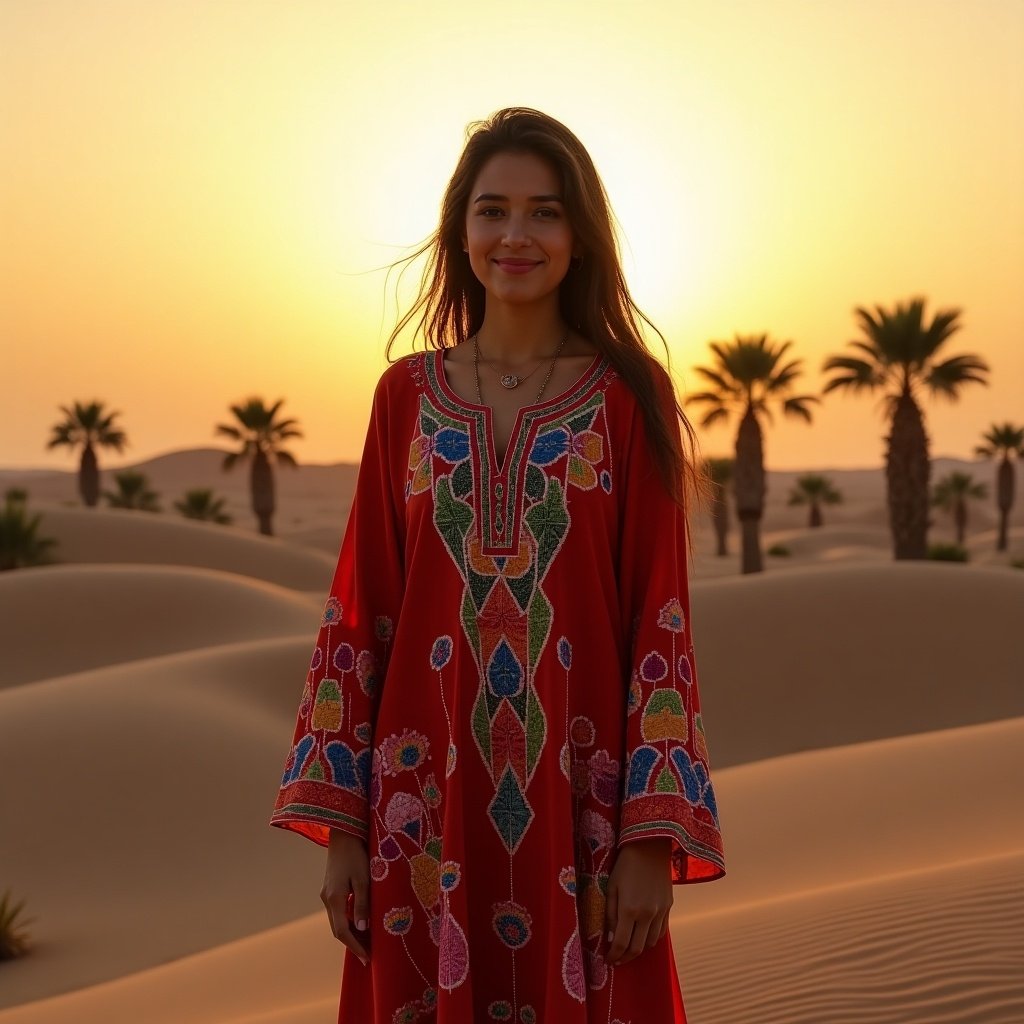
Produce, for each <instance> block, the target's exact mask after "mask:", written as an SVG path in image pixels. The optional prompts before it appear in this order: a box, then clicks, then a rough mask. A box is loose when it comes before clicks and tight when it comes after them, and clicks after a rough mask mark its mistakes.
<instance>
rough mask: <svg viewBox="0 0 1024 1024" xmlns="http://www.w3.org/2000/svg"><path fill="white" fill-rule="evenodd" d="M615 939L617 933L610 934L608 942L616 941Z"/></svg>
mask: <svg viewBox="0 0 1024 1024" xmlns="http://www.w3.org/2000/svg"><path fill="white" fill-rule="evenodd" d="M614 938H615V932H609V933H608V941H609V942H611V941H612V939H614Z"/></svg>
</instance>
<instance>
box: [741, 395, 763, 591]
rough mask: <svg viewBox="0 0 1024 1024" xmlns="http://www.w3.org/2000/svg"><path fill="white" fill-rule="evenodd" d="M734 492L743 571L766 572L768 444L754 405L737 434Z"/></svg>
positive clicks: (744, 415)
mask: <svg viewBox="0 0 1024 1024" xmlns="http://www.w3.org/2000/svg"><path fill="white" fill-rule="evenodd" d="M734 479H735V483H734V485H733V493H734V494H735V495H736V515H737V516H738V517H739V520H740V529H741V530H742V536H743V553H742V559H741V564H742V572H744V573H748V572H762V571H763V570H764V564H763V562H762V558H761V516H762V515H763V513H764V495H765V479H764V446H763V444H762V440H761V425H760V424H759V423H758V422H757V416H756V415H755V414H754V410H753V408H752V407H751V406H750V405H749V403H748V405H747V411H746V412H745V413H744V414H743V419H742V420H740V426H739V431H738V432H737V434H736V466H735V470H734Z"/></svg>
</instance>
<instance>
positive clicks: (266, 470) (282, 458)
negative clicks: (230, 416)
mask: <svg viewBox="0 0 1024 1024" xmlns="http://www.w3.org/2000/svg"><path fill="white" fill-rule="evenodd" d="M283 403H284V399H283V398H279V399H278V400H277V401H276V402H275V403H274V404H273V405H272V406H270V408H269V409H268V408H267V407H266V406H265V405H264V404H263V399H262V398H257V397H252V398H249V399H248V400H247V401H246V402H245V404H244V405H232V406H231V411H232V412H233V413H234V414H235V419H237V420H238V422H239V423H240V424H241V428H239V427H236V426H233V425H229V424H223V423H218V424H217V429H216V433H218V434H224V435H225V436H227V437H230V438H232V439H234V440H235V441H241V442H242V448H241V450H240V451H237V452H229V453H228V454H227V455H226V456H225V457H224V462H223V468H224V470H225V471H227V470H229V469H231V467H232V466H234V464H235V463H236V462H237V461H238V460H239V459H251V460H252V470H251V473H250V478H249V483H250V489H251V492H252V510H253V512H254V513H255V514H256V519H257V521H258V522H259V526H260V533H265V534H268V535H271V534H273V532H274V531H273V528H272V526H271V521H272V519H273V516H274V511H275V508H276V505H275V500H274V472H273V467H272V465H271V461H272V460H276V461H278V462H281V463H283V464H284V465H286V466H292V467H293V468H294V467H297V466H298V463H297V462H296V461H295V457H294V456H293V455H291V454H290V453H289V452H286V451H284V450H283V449H281V448H279V447H278V445H279V444H280V443H281V442H282V441H284V440H286V439H288V438H290V437H302V434H301V433H300V432H299V431H298V430H295V429H294V427H293V424H295V423H297V422H298V421H297V420H295V419H288V420H280V421H275V419H274V417H275V416H276V415H277V411H278V409H280V408H281V406H282V404H283Z"/></svg>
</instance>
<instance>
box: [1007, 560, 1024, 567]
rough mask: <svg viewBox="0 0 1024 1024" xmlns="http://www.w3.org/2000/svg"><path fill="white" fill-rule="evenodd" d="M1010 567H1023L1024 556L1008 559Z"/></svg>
mask: <svg viewBox="0 0 1024 1024" xmlns="http://www.w3.org/2000/svg"><path fill="white" fill-rule="evenodd" d="M1010 568H1011V569H1024V558H1011V559H1010Z"/></svg>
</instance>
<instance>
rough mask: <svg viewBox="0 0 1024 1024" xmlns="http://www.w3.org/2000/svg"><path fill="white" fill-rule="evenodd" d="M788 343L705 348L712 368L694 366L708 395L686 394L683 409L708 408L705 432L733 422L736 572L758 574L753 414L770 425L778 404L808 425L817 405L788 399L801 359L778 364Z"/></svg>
mask: <svg viewBox="0 0 1024 1024" xmlns="http://www.w3.org/2000/svg"><path fill="white" fill-rule="evenodd" d="M790 345H792V342H791V341H784V342H782V343H781V344H778V345H775V344H773V343H771V342H769V341H768V337H767V335H761V336H760V337H746V338H741V337H740V336H738V335H737V336H736V337H735V339H734V340H733V341H731V342H717V341H712V342H711V343H710V347H711V350H712V351H713V352H714V353H715V356H716V357H717V362H716V364H715V365H714V366H713V367H710V368H709V367H704V366H698V367H696V371H697V373H699V374H700V375H701V376H702V377H704V379H705V380H707V381H709V382H710V383H711V385H712V386H713V390H711V391H702V392H698V393H697V394H694V395H690V396H689V397H688V398H687V399H686V404H688V405H689V404H692V403H703V404H705V405H710V406H711V408H710V410H709V411H708V412H707V414H706V415H705V416H704V418H703V419H702V420H701V426H704V427H707V426H710V425H711V424H712V423H714V422H716V421H717V420H719V419H727V418H728V416H729V414H730V413H735V414H736V416H737V417H738V419H739V428H738V430H737V433H736V460H735V465H734V467H733V479H734V482H733V495H734V498H735V501H736V515H737V517H738V518H739V521H740V529H741V531H742V537H743V555H742V571H743V572H744V573H748V572H761V571H763V569H764V563H763V560H762V556H761V534H760V530H761V517H762V515H763V514H764V498H765V491H766V485H765V475H764V442H763V439H762V435H761V423H760V421H759V420H758V413H764V415H765V416H766V417H767V419H768V422H769V423H771V422H772V417H771V412H770V411H769V408H768V403H769V401H770V400H776V401H778V403H779V405H780V406H781V407H782V411H783V413H784V414H786V415H791V416H797V417H799V418H800V419H803V420H805V421H806V422H807V423H810V422H811V412H810V409H808V405H809V404H810V403H811V402H817V401H818V399H817V398H815V397H814V396H813V395H792V396H790V395H788V394H787V392H789V390H790V389H791V388H792V386H793V382H794V380H795V379H796V378H797V377H798V376H799V375H800V372H801V370H800V364H801V362H802V360H800V359H794V360H792V361H791V362H789V363H786V364H785V365H782V364H781V359H782V356H783V354H784V353H785V351H786V349H788V348H789V346H790Z"/></svg>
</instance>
